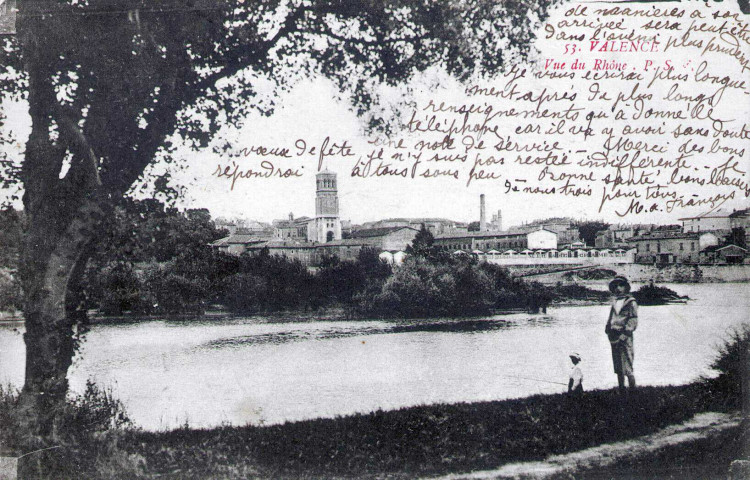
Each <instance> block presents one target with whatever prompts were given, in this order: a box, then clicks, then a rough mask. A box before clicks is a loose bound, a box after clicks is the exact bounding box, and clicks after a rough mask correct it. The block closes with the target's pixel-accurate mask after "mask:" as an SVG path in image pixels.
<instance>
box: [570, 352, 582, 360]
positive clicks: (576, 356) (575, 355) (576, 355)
mask: <svg viewBox="0 0 750 480" xmlns="http://www.w3.org/2000/svg"><path fill="white" fill-rule="evenodd" d="M568 356H569V357H570V358H576V359H578V361H579V362H580V361H581V356H580V355H579V354H578V353H576V352H573V353H571V354H570V355H568Z"/></svg>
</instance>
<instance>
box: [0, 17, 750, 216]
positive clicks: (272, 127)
mask: <svg viewBox="0 0 750 480" xmlns="http://www.w3.org/2000/svg"><path fill="white" fill-rule="evenodd" d="M567 8H568V7H562V8H559V9H558V10H556V11H554V12H553V13H552V17H551V19H550V21H551V22H556V21H559V20H561V19H563V18H564V13H565V10H566V9H567ZM539 37H540V40H539V41H538V42H537V47H538V49H539V51H538V53H537V54H536V55H535V58H534V59H532V60H537V62H536V64H535V65H532V64H528V65H522V67H523V66H525V67H528V68H530V69H533V68H537V69H538V68H541V65H543V64H544V62H545V60H546V59H557V60H560V59H561V58H564V57H562V56H561V55H562V52H563V47H564V45H563V44H564V43H565V42H561V41H556V40H554V39H552V40H546V39H544V31H543V29H542V28H541V26H540V30H539ZM583 43H584V42H581V44H583ZM624 58H627V59H628V61H630V60H631V59H632V58H633V57H624V56H623V54H617V53H601V52H596V53H589V52H583V54H582V55H581V56H580V59H581V61H589V62H593V61H594V60H595V59H604V60H619V61H623V59H624ZM649 58H650V59H651V60H653V61H654V62H659V61H663V60H664V59H671V60H672V61H673V62H675V64H681V66H683V67H684V68H686V69H687V70H689V69H690V68H691V67H689V65H690V63H689V62H690V58H692V57H690V55H689V52H675V51H672V52H669V53H662V54H654V55H651V56H649ZM634 60H638V61H641V60H643V58H638V57H636V58H635V59H634ZM709 60H711V59H710V58H709ZM711 61H712V62H713V61H716V62H719V61H721V60H720V59H717V60H711ZM685 66H687V67H685ZM722 68H724V67H723V66H722ZM725 68H726V69H728V70H732V71H733V68H734V67H732V66H731V65H727V66H726V67H725ZM732 74H733V75H737V76H738V77H739V76H742V77H747V72H745V73H744V74H743V73H738V72H734V71H733V73H732ZM524 82H527V83H524V86H530V87H531V86H533V87H534V88H538V89H541V88H544V87H545V86H546V87H548V88H549V89H550V90H552V89H562V90H567V89H572V91H578V93H579V95H581V96H582V97H583V96H584V95H585V94H586V93H587V92H585V91H583V90H582V88H583V87H582V86H581V85H579V84H571V85H567V84H566V85H562V84H561V83H560V82H561V81H546V83H545V82H543V81H538V82H537V83H535V84H534V83H533V82H534V81H533V80H525V81H524ZM528 82H532V83H528ZM565 82H566V83H572V82H570V81H567V80H566V81H565ZM748 83H750V82H748ZM602 85H603V89H605V90H611V94H612V95H614V94H615V92H616V91H617V89H618V88H619V89H623V90H624V89H625V88H626V87H624V86H622V85H621V84H618V83H612V82H610V83H609V84H606V83H603V84H602ZM412 87H413V91H412V92H411V95H412V96H410V97H408V98H406V100H407V101H414V102H416V104H417V105H420V106H422V105H425V104H426V103H427V101H428V100H429V99H430V98H433V99H436V100H445V101H447V102H457V103H460V102H461V101H466V98H465V96H464V94H463V87H462V86H461V85H459V84H458V83H457V82H455V81H453V80H451V79H448V78H447V77H446V76H445V75H444V74H442V73H440V72H439V71H436V70H432V71H429V72H427V73H426V74H425V75H423V76H421V77H420V78H419V79H417V80H415V81H414V82H413V83H412ZM404 95H407V93H405V91H404V90H399V89H390V90H384V92H383V96H384V102H385V106H384V108H386V109H388V108H394V106H395V105H397V104H398V102H399V101H402V100H404ZM337 97H338V95H337V92H336V89H335V87H334V86H333V85H332V84H331V83H330V82H329V81H327V80H325V79H310V80H306V81H304V82H302V83H300V84H298V85H297V86H296V87H295V88H293V89H292V90H291V91H289V92H287V93H285V94H283V95H282V96H281V97H280V98H278V99H277V100H278V101H277V105H279V107H278V108H277V109H276V111H275V113H274V114H273V115H271V116H269V117H264V116H261V115H259V114H253V115H251V116H250V117H248V118H247V120H246V122H245V125H244V127H243V128H241V129H240V130H235V129H225V131H223V132H222V133H221V134H220V136H219V138H217V139H216V142H217V143H218V142H229V143H231V144H232V145H233V146H234V147H235V150H239V149H242V148H251V147H257V146H259V145H263V146H265V147H268V148H271V147H288V148H290V149H291V151H292V154H293V158H291V159H283V160H276V159H272V161H273V162H274V163H275V164H276V165H278V166H282V167H283V168H293V169H296V170H298V171H299V172H300V173H301V174H302V176H301V177H298V178H284V179H280V178H275V179H258V178H255V179H239V180H237V182H236V183H235V185H234V187H233V188H230V182H228V181H227V180H226V179H221V178H217V177H216V176H215V175H214V174H215V172H216V170H217V168H224V167H225V166H227V165H230V164H231V162H232V160H236V161H237V162H238V164H239V165H240V166H241V168H242V169H246V168H257V167H258V164H259V162H260V159H258V158H257V156H255V158H254V157H248V158H244V159H233V158H229V157H228V156H227V155H226V154H224V155H219V154H217V153H214V152H213V151H212V150H211V149H210V148H209V149H206V150H203V151H199V152H194V151H191V150H189V149H188V148H186V147H181V148H179V149H178V152H177V154H176V157H177V158H178V159H180V160H181V162H182V165H183V166H184V169H182V170H181V171H176V172H173V178H174V180H175V182H176V183H178V184H180V185H182V186H184V187H185V190H184V193H185V195H184V197H183V198H182V199H181V200H180V201H179V205H180V206H181V207H185V208H208V209H209V210H210V211H211V213H212V215H213V216H214V217H226V218H242V219H248V220H251V219H252V220H259V221H264V222H270V221H272V220H274V219H279V218H286V217H287V216H288V214H289V213H292V214H294V215H295V216H296V217H298V216H305V215H306V216H313V215H314V213H315V212H314V208H315V203H314V198H315V178H314V174H315V172H316V170H317V167H318V158H317V156H316V155H310V154H308V153H305V154H303V155H301V156H296V155H295V152H296V150H295V145H299V143H297V141H298V140H299V139H304V140H305V145H306V146H307V147H308V149H309V147H312V146H320V145H321V144H322V143H323V141H324V140H325V139H326V138H327V137H328V138H329V139H330V143H331V144H332V143H339V144H340V143H341V142H343V141H346V142H347V143H348V144H349V145H351V146H352V149H353V151H355V152H356V154H355V156H354V157H350V158H341V157H337V158H333V159H329V160H327V161H325V162H324V167H325V168H327V169H329V170H331V171H333V172H336V173H337V174H338V184H339V203H340V214H341V218H342V219H345V220H351V221H353V222H354V223H362V222H366V221H373V220H378V219H382V218H389V217H444V218H450V219H453V220H457V221H465V222H470V221H475V220H478V219H479V195H480V194H485V196H486V206H487V217H488V219H489V218H490V217H491V215H492V214H493V213H494V212H496V211H497V210H502V214H503V219H504V225H505V226H512V225H519V224H522V223H523V222H527V221H531V220H534V219H539V218H547V217H557V216H568V217H574V218H584V219H592V220H593V219H602V220H605V221H608V222H612V223H627V222H632V223H647V222H654V223H676V221H677V219H678V218H681V217H684V216H692V215H697V214H700V213H702V212H703V211H705V210H706V208H705V207H701V208H686V209H681V210H678V211H673V212H671V213H666V212H654V213H650V214H641V215H638V216H630V215H629V216H625V217H620V216H618V215H617V214H616V213H615V211H614V209H604V210H603V211H601V212H599V211H598V207H599V203H600V197H601V195H600V194H599V192H600V187H596V188H595V193H594V195H592V196H591V197H590V198H581V197H577V198H571V197H561V196H538V195H537V196H534V195H529V194H506V188H505V186H504V183H503V182H502V181H483V182H474V183H472V184H471V185H469V186H468V187H467V186H466V185H465V181H456V180H453V179H450V180H448V179H416V180H405V179H401V178H357V177H352V176H351V172H352V167H353V166H354V164H355V163H356V160H357V158H359V157H360V156H362V155H363V154H364V153H366V152H367V151H368V145H367V139H368V138H370V139H371V138H372V137H373V135H369V136H368V135H367V134H366V133H365V131H364V130H365V128H364V123H363V121H362V120H361V119H359V118H358V117H357V116H356V115H355V114H354V112H353V111H352V110H351V109H350V107H349V106H348V105H347V104H346V103H345V102H343V101H341V100H338V99H337ZM591 103H592V105H593V104H595V103H596V102H591ZM502 105H503V103H502V102H500V103H499V105H498V106H500V107H501V106H502ZM506 106H507V105H506ZM5 107H6V108H5V110H6V114H7V115H8V122H7V123H8V126H9V128H11V129H12V131H13V133H14V135H15V136H16V138H17V139H18V145H17V147H16V149H15V150H14V151H13V152H11V153H12V154H13V155H15V156H20V155H21V152H22V150H23V147H22V146H23V143H24V139H25V138H26V137H27V136H28V128H29V127H28V124H29V120H28V116H27V115H26V112H25V108H26V107H25V105H23V104H8V103H7V102H6V104H5ZM722 108H723V109H728V113H726V115H728V116H732V117H738V118H742V115H744V114H745V112H747V111H748V110H749V109H750V96H748V95H739V96H737V97H736V98H732V99H730V100H728V101H726V100H725V101H724V102H723V106H722ZM402 114H403V115H404V117H402V118H404V119H405V118H406V116H407V115H409V114H410V110H409V109H407V110H406V111H403V112H402ZM507 127H508V128H509V129H511V128H513V127H514V125H507ZM396 138H398V137H396ZM404 138H407V140H408V139H410V138H411V139H413V137H409V136H408V135H407V136H405V137H404ZM539 139H540V140H543V139H544V136H540V137H539ZM594 140H596V141H599V143H601V141H600V140H597V139H594ZM412 141H413V140H412ZM591 141H592V140H590V142H591ZM744 143H747V141H745V142H744ZM586 144H587V142H583V143H580V142H579V140H577V139H576V140H570V143H569V145H568V146H570V148H571V149H572V148H593V147H592V146H591V145H588V147H587V145H586ZM741 166H742V167H743V168H744V170H745V171H746V172H747V171H748V170H750V168H748V167H750V162H749V161H748V156H747V155H745V156H744V157H743V158H742V164H741ZM464 168H466V167H464ZM507 168H508V169H507V175H506V176H507V177H508V178H514V177H517V176H518V175H516V174H518V173H519V172H521V170H518V168H520V167H514V166H511V165H509V166H508V167H507ZM514 168H516V170H514ZM154 171H157V172H158V171H161V167H160V166H156V167H155V168H154ZM527 176H528V175H527ZM745 178H746V179H747V178H748V176H747V175H745ZM684 188H685V189H686V190H687V191H689V189H690V188H693V187H689V186H688V187H684ZM747 206H748V205H747V199H744V198H737V199H735V200H733V201H729V202H727V203H726V204H724V205H723V206H722V208H728V209H730V210H731V209H739V208H746V207H747ZM621 210H622V209H621Z"/></svg>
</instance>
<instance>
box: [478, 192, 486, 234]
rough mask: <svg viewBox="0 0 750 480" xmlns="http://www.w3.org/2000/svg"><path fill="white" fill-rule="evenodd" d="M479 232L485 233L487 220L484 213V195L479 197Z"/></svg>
mask: <svg viewBox="0 0 750 480" xmlns="http://www.w3.org/2000/svg"><path fill="white" fill-rule="evenodd" d="M479 231H480V232H485V231H487V218H486V216H485V213H484V193H482V194H481V195H479Z"/></svg>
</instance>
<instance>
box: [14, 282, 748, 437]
mask: <svg viewBox="0 0 750 480" xmlns="http://www.w3.org/2000/svg"><path fill="white" fill-rule="evenodd" d="M668 286H669V287H670V288H672V289H674V290H675V291H677V292H678V293H679V294H681V295H689V296H690V297H691V299H692V300H691V301H690V302H688V303H687V304H675V305H666V306H657V307H640V312H639V317H640V323H639V327H638V330H637V332H636V335H635V355H636V356H635V372H636V376H637V379H638V382H639V384H641V385H667V384H684V383H688V382H691V381H693V380H695V379H696V378H698V377H699V376H700V375H711V373H712V372H711V370H710V369H709V365H710V363H711V359H712V358H713V356H714V355H715V347H716V345H718V344H719V343H720V342H721V340H722V339H723V338H724V337H725V336H726V333H727V331H728V329H730V328H731V327H733V326H735V325H738V324H739V323H741V322H743V321H750V295H748V293H750V284H747V283H732V284H729V283H727V284H701V285H668ZM635 287H636V285H634V288H635ZM608 309H609V307H608V306H561V307H553V308H550V309H549V310H548V313H547V314H540V315H528V314H510V315H497V316H492V317H487V318H472V319H460V320H459V319H438V320H408V321H403V320H398V321H397V320H392V321H391V320H365V321H362V320H360V321H290V320H289V319H284V318H283V317H278V316H274V317H270V318H269V317H243V318H211V317H206V318H205V319H204V320H190V321H188V320H184V321H179V320H144V321H140V322H136V321H132V322H118V323H99V324H95V325H93V326H92V328H91V331H90V332H89V333H88V334H87V335H86V341H85V342H84V343H83V345H82V347H81V350H80V352H79V354H78V355H77V357H76V359H75V361H74V365H73V367H72V368H71V371H70V373H69V379H70V384H71V390H72V391H74V392H81V391H83V389H84V388H85V384H86V381H87V380H88V379H91V380H93V381H95V382H96V383H97V384H99V385H101V386H105V387H109V388H111V389H112V390H113V392H114V394H115V396H116V397H117V398H119V399H120V400H121V401H122V402H123V403H124V404H125V406H126V409H127V411H128V414H129V415H130V417H131V419H133V421H134V422H135V423H136V424H137V425H139V426H141V427H143V428H146V429H149V430H164V429H169V428H173V427H176V426H179V425H183V424H185V423H186V422H187V423H188V424H189V425H190V426H193V427H211V426H216V425H220V424H233V425H244V424H254V425H263V424H265V425H267V424H274V423H283V422H286V421H293V420H302V419H309V418H316V417H333V416H336V415H346V414H351V413H355V412H369V411H372V410H376V409H379V408H380V409H384V410H388V409H396V408H400V407H405V406H412V405H420V404H432V403H440V402H449V403H453V402H465V401H479V400H498V399H505V398H514V397H522V396H528V395H533V394H538V393H556V392H561V391H564V390H565V389H566V387H565V385H561V384H565V383H566V382H567V378H568V373H569V369H570V361H569V359H568V354H569V353H571V352H573V351H576V352H578V353H580V354H581V356H582V357H583V362H582V364H581V366H582V369H583V373H584V387H585V388H586V389H600V388H610V387H612V386H615V385H616V383H617V380H616V377H615V375H614V373H613V372H612V360H611V357H610V349H609V343H608V341H607V338H606V336H605V335H604V324H605V322H606V317H607V314H608ZM22 333H23V326H22V324H21V323H4V324H0V382H2V384H3V385H8V384H11V385H15V386H18V387H20V386H21V385H22V382H23V369H24V353H25V347H24V344H23V339H22Z"/></svg>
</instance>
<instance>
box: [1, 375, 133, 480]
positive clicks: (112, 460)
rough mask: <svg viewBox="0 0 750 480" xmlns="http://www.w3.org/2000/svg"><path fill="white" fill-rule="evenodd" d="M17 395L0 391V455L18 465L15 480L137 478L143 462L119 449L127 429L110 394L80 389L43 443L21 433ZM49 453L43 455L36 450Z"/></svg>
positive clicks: (124, 415)
mask: <svg viewBox="0 0 750 480" xmlns="http://www.w3.org/2000/svg"><path fill="white" fill-rule="evenodd" d="M18 400H19V391H18V390H17V389H14V388H13V387H9V386H6V387H0V449H1V450H3V451H4V452H3V454H4V455H12V456H16V457H22V458H20V459H19V474H20V476H21V478H39V479H78V478H115V479H117V478H138V477H141V476H142V475H143V474H144V472H145V459H144V458H143V457H142V456H141V455H138V454H134V453H129V452H126V451H125V450H123V449H122V448H121V443H122V441H123V439H124V438H125V436H126V435H127V434H129V433H130V432H131V431H132V429H133V427H132V424H131V422H130V419H129V418H128V416H127V413H126V412H125V409H124V408H123V405H122V403H121V402H120V401H119V400H117V399H116V398H115V397H114V396H113V395H112V392H111V390H107V389H102V388H100V387H98V386H97V385H96V384H95V383H93V382H91V381H89V382H87V383H86V390H85V391H84V392H83V394H80V395H76V396H74V397H72V398H71V399H69V401H68V402H67V403H66V404H65V405H64V406H62V407H61V409H60V411H59V413H58V415H57V417H56V420H55V425H54V429H53V432H54V433H53V435H52V436H51V438H49V439H46V441H44V442H43V443H42V442H41V441H40V439H37V438H32V437H29V436H28V435H27V432H25V431H23V429H22V428H21V426H20V425H19V421H18V420H19V418H18ZM43 448H49V450H42V449H43Z"/></svg>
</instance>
